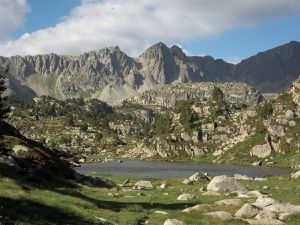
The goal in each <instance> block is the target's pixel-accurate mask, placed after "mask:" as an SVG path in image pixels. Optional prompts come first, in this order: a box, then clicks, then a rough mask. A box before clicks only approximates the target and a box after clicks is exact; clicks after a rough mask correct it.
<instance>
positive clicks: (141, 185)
mask: <svg viewBox="0 0 300 225" xmlns="http://www.w3.org/2000/svg"><path fill="white" fill-rule="evenodd" d="M134 187H135V188H136V189H152V188H153V184H152V183H151V182H150V181H145V180H140V181H138V182H137V183H136V184H135V185H134Z"/></svg>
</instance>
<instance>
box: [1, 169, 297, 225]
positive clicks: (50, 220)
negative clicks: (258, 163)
mask: <svg viewBox="0 0 300 225" xmlns="http://www.w3.org/2000/svg"><path fill="white" fill-rule="evenodd" d="M93 175H95V174H93ZM104 177H106V178H109V179H111V180H113V181H114V182H116V183H117V184H123V183H124V182H125V181H126V180H127V179H128V180H129V181H127V182H125V183H126V184H125V185H120V186H119V187H118V188H114V189H103V188H102V189H100V188H91V187H87V186H84V185H80V184H77V183H73V182H71V181H68V182H66V181H61V180H49V181H47V183H41V182H37V181H29V180H28V179H26V180H25V179H22V178H18V179H16V178H13V177H1V178H0V224H41V225H42V224H43V225H44V224H119V225H131V224H132V225H136V224H146V221H148V222H147V224H149V225H161V224H164V221H165V220H166V219H178V220H181V221H184V222H185V223H186V224H188V225H196V224H247V223H246V222H245V221H243V220H240V219H233V220H229V221H221V220H219V219H215V218H210V217H208V216H205V215H203V213H206V212H213V211H220V210H222V211H227V212H229V213H231V214H232V215H234V214H235V212H236V211H237V210H238V209H240V208H241V207H242V206H243V205H244V203H247V202H254V201H255V200H256V199H255V198H254V199H251V198H240V200H241V202H240V204H238V205H235V206H225V205H218V204H215V202H216V201H218V200H222V199H232V198H235V199H236V198H237V196H235V195H234V194H232V193H221V194H220V195H217V196H210V195H202V194H203V191H201V188H203V187H206V186H207V184H208V181H198V182H194V184H192V185H185V184H183V183H182V181H183V179H167V180H162V179H148V178H147V180H150V181H151V183H152V184H153V186H154V188H153V189H150V190H137V189H133V188H132V187H133V186H134V184H135V183H136V182H137V181H138V180H140V179H137V178H124V177H112V176H104ZM240 182H241V183H242V184H243V185H245V186H246V187H247V189H248V190H258V191H260V192H261V193H263V194H266V195H268V196H269V197H271V198H273V199H275V200H276V201H278V202H283V203H287V202H288V203H291V204H295V205H299V204H300V192H299V189H300V182H299V179H290V178H288V177H268V180H267V181H246V180H241V181H240ZM162 183H165V184H166V187H165V188H163V189H162V188H160V187H159V186H160V185H161V184H162ZM183 193H188V194H191V195H194V196H195V197H194V198H193V199H192V200H187V201H179V200H177V197H178V196H179V195H181V194H183ZM198 204H205V205H204V206H203V207H201V208H200V209H199V210H196V211H192V212H190V213H186V212H182V210H183V209H185V208H187V207H192V206H195V205H198ZM159 211H160V212H159ZM161 211H162V212H161ZM164 213H167V214H166V215H165V214H164ZM104 219H105V220H107V221H106V222H103V221H104ZM108 221H111V223H110V222H108ZM285 224H295V225H296V224H300V214H295V215H292V216H290V217H288V218H287V219H286V221H285Z"/></svg>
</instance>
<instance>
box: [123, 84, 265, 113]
mask: <svg viewBox="0 0 300 225" xmlns="http://www.w3.org/2000/svg"><path fill="white" fill-rule="evenodd" d="M215 87H217V88H219V89H221V91H222V92H223V93H224V101H226V102H227V103H228V104H244V105H246V106H251V105H253V106H256V105H258V104H259V103H261V102H263V101H264V97H263V96H262V94H261V93H260V92H259V91H257V90H256V89H255V88H253V87H250V86H249V85H247V84H245V83H207V82H201V83H192V84H175V85H164V86H162V87H159V88H155V89H152V90H150V91H145V92H144V93H142V94H140V95H139V96H136V97H133V98H131V99H129V100H128V101H130V102H132V103H135V104H140V105H144V106H151V105H152V106H165V107H168V108H172V107H175V104H176V102H178V101H187V100H190V99H197V101H200V102H203V101H207V99H210V98H211V97H212V93H213V89H214V88H215Z"/></svg>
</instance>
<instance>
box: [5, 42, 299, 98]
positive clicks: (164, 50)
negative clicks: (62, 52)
mask: <svg viewBox="0 0 300 225" xmlns="http://www.w3.org/2000/svg"><path fill="white" fill-rule="evenodd" d="M299 62H300V43H299V42H295V41H294V42H290V43H288V44H286V45H283V46H280V47H277V48H274V49H271V50H269V51H266V52H263V53H259V54H257V55H256V56H253V57H250V58H249V59H246V60H243V61H242V62H241V63H239V64H237V65H233V64H230V63H227V62H225V61H223V60H221V59H214V58H212V57H210V56H204V57H199V56H187V55H186V54H185V53H184V52H183V51H182V49H180V48H179V47H178V46H173V47H171V48H169V47H167V46H166V45H165V44H163V43H157V44H155V45H153V46H151V47H150V48H149V49H147V50H146V51H145V52H144V53H142V54H141V55H140V56H139V57H137V58H131V57H129V56H128V55H126V54H125V53H124V52H122V51H121V50H120V49H119V47H110V48H104V49H101V50H98V51H90V52H87V53H84V54H83V55H80V56H59V55H56V54H46V55H36V56H25V57H21V56H12V57H9V58H5V57H0V65H1V64H4V63H9V64H10V75H9V92H10V94H16V95H18V96H21V97H23V98H32V97H34V96H36V95H50V96H52V97H55V98H58V99H65V98H69V97H78V96H81V97H84V98H98V99H100V100H103V101H106V102H108V103H110V104H118V103H121V102H122V101H123V100H124V99H126V98H130V97H133V96H136V95H138V94H140V93H143V92H144V91H146V90H150V89H153V88H155V87H160V86H162V85H166V84H177V83H193V82H203V81H205V82H231V81H234V82H239V81H242V82H246V83H248V84H250V85H252V86H254V87H256V88H258V89H259V90H260V91H262V92H275V91H279V90H281V89H283V88H285V87H287V86H288V85H289V84H290V83H291V81H292V80H294V79H296V78H297V76H298V74H299V73H300V63H299ZM271 81H272V82H271Z"/></svg>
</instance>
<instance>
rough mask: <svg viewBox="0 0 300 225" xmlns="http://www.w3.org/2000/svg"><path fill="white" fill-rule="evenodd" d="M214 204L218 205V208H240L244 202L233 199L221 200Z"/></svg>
mask: <svg viewBox="0 0 300 225" xmlns="http://www.w3.org/2000/svg"><path fill="white" fill-rule="evenodd" d="M214 204H215V205H218V206H222V205H225V206H238V205H240V204H242V201H241V200H240V199H235V198H232V199H224V200H219V201H216V202H215V203H214Z"/></svg>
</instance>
